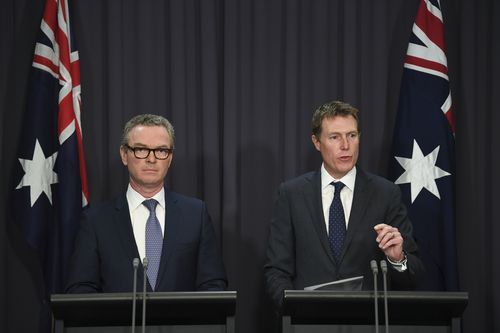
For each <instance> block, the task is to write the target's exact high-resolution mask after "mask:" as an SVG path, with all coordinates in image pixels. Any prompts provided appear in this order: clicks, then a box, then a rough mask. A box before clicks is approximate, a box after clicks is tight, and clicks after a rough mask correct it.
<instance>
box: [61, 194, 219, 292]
mask: <svg viewBox="0 0 500 333" xmlns="http://www.w3.org/2000/svg"><path fill="white" fill-rule="evenodd" d="M165 201H166V217H165V236H164V240H163V249H162V255H161V263H160V269H159V272H158V279H157V282H156V288H155V291H196V290H224V289H225V288H226V286H227V281H226V274H225V270H224V266H223V262H222V255H221V253H220V250H219V246H218V242H217V240H216V237H215V232H214V229H213V226H212V223H211V221H210V217H209V215H208V212H207V209H206V206H205V203H203V202H202V201H200V200H198V199H194V198H189V197H185V196H182V195H180V194H177V193H174V192H170V191H168V190H165ZM134 258H139V251H138V250H137V246H136V243H135V238H134V233H133V230H132V225H131V222H130V213H129V208H128V203H127V199H126V197H125V195H123V196H121V197H119V198H118V199H116V200H114V201H110V202H108V203H105V204H102V205H99V206H96V207H94V208H91V209H89V210H87V211H85V212H84V214H83V218H82V222H81V226H80V230H79V233H78V236H77V239H76V242H75V249H74V253H73V256H72V260H71V263H70V270H69V278H68V281H67V292H71V293H85V292H126V291H132V290H133V265H132V261H133V259H134ZM143 279H144V275H143V271H142V265H140V267H139V271H138V279H137V285H138V286H137V290H142V285H143V281H144V280H143ZM146 286H147V289H148V290H149V291H151V290H152V288H151V286H150V285H149V283H147V284H146Z"/></svg>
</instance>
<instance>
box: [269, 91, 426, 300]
mask: <svg viewBox="0 0 500 333" xmlns="http://www.w3.org/2000/svg"><path fill="white" fill-rule="evenodd" d="M359 136H360V132H359V116H358V110H357V109H356V108H354V107H353V106H351V105H349V104H347V103H344V102H340V101H334V102H330V103H326V104H324V105H322V106H321V107H319V108H318V109H317V110H316V111H315V112H314V115H313V119H312V142H313V144H314V147H315V148H316V150H318V151H319V152H320V153H321V156H322V159H323V163H322V166H321V169H320V170H318V171H314V172H310V173H307V174H304V175H302V176H299V177H297V178H295V179H292V180H289V181H286V182H284V183H282V184H281V185H280V187H279V192H278V198H277V200H276V203H275V208H274V213H273V218H272V221H271V226H270V233H269V243H268V249H267V260H266V264H265V267H264V269H265V277H266V291H267V293H268V294H269V295H270V297H271V298H272V300H273V302H274V303H275V305H277V306H278V307H279V306H280V305H281V304H282V298H283V291H284V290H287V289H303V288H305V287H307V286H312V285H318V284H322V283H327V282H331V281H334V280H339V279H345V278H351V277H355V276H363V277H364V282H363V288H364V289H370V287H371V286H373V274H372V271H371V268H370V261H371V260H376V261H377V262H379V261H380V260H382V259H384V260H387V261H388V262H389V272H388V279H389V280H388V281H389V287H390V288H391V289H399V290H408V289H413V288H414V287H415V280H416V278H418V275H419V274H421V273H422V272H423V265H422V262H421V261H420V259H419V258H418V256H417V245H416V243H415V241H414V239H413V238H412V225H411V222H410V220H409V219H408V216H407V212H406V208H405V206H404V205H403V203H402V201H401V193H400V190H399V188H398V187H397V186H396V185H395V184H394V183H392V182H390V181H388V180H386V179H384V178H382V177H378V176H376V175H372V174H369V173H367V172H364V171H363V170H361V169H360V168H359V167H357V166H356V162H357V160H358V154H359Z"/></svg>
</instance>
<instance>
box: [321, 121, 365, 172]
mask: <svg viewBox="0 0 500 333" xmlns="http://www.w3.org/2000/svg"><path fill="white" fill-rule="evenodd" d="M312 141H313V144H314V147H316V149H317V150H318V151H319V152H320V153H321V157H322V158H323V162H324V164H325V169H326V171H328V173H329V174H330V175H331V176H332V177H334V178H335V179H339V178H342V177H343V176H345V175H346V174H347V173H348V172H349V171H351V169H352V168H353V167H354V165H356V162H357V161H358V154H359V133H358V124H357V121H356V119H354V117H353V116H346V117H342V116H336V117H333V118H324V119H323V121H322V122H321V134H320V138H319V140H318V139H317V138H316V136H314V135H313V136H312Z"/></svg>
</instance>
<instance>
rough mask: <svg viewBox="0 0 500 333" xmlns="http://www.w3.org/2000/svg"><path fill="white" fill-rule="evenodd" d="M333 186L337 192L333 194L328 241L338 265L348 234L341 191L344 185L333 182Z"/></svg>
mask: <svg viewBox="0 0 500 333" xmlns="http://www.w3.org/2000/svg"><path fill="white" fill-rule="evenodd" d="M331 184H332V185H333V186H334V187H335V192H334V193H333V200H332V205H331V206H330V216H329V218H328V239H329V240H330V248H331V249H332V253H333V256H334V257H335V259H336V260H337V263H338V262H340V257H341V255H342V246H343V245H344V238H345V233H346V227H345V216H344V208H343V207H342V202H341V201H340V191H341V190H342V188H343V187H344V184H343V183H341V182H336V183H335V182H332V183H331Z"/></svg>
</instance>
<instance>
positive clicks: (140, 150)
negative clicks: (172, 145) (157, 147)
mask: <svg viewBox="0 0 500 333" xmlns="http://www.w3.org/2000/svg"><path fill="white" fill-rule="evenodd" d="M135 151H136V153H147V152H148V151H149V149H146V148H135Z"/></svg>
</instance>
